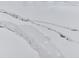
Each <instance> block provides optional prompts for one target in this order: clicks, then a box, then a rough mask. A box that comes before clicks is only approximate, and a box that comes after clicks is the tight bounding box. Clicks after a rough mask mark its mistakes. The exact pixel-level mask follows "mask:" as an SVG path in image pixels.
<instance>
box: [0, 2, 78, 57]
mask: <svg viewBox="0 0 79 59" xmlns="http://www.w3.org/2000/svg"><path fill="white" fill-rule="evenodd" d="M67 3H68V4H67ZM57 4H58V5H57ZM0 9H5V10H6V11H9V12H12V13H15V14H18V15H21V16H22V17H25V18H30V19H31V20H41V21H48V22H51V23H56V24H60V25H63V26H68V27H71V28H77V29H79V26H78V25H79V23H78V21H79V6H78V2H77V3H74V2H73V3H71V2H65V3H64V2H61V3H60V2H57V3H54V2H49V3H48V2H0ZM0 20H1V21H10V22H12V23H15V24H18V25H19V26H22V27H23V25H25V26H27V25H28V24H29V25H31V26H34V27H35V28H37V29H38V30H39V31H41V32H42V33H44V34H45V35H47V36H48V37H49V38H50V39H51V43H52V44H55V45H56V47H57V48H58V49H59V50H60V51H61V52H62V54H63V55H64V57H73V58H74V57H76V58H77V57H79V52H78V50H79V44H78V43H75V42H69V41H67V40H65V39H64V38H61V37H60V36H59V35H58V34H57V33H55V32H51V31H48V30H46V29H45V28H43V27H39V26H36V25H34V24H31V23H27V24H26V23H25V22H21V21H19V20H18V19H14V18H12V17H10V16H9V15H6V14H2V13H0ZM47 26H48V27H50V28H53V29H56V30H57V31H60V32H61V33H63V34H65V35H67V36H68V37H70V38H71V39H73V40H75V41H77V42H78V41H79V40H78V39H79V36H78V35H79V32H73V31H69V30H66V29H63V28H59V27H55V26H51V25H47ZM30 28H31V27H29V26H28V27H27V29H28V30H29V29H30ZM32 29H33V28H32ZM28 30H26V31H27V32H28V33H30V31H28ZM34 33H35V35H37V33H38V31H37V32H34ZM30 35H33V32H32V34H31V33H30V34H29V36H30ZM0 37H1V38H0V47H1V48H0V52H1V53H0V57H39V54H38V52H37V51H35V50H34V49H33V48H32V47H31V46H30V45H29V44H28V43H27V42H26V41H25V40H24V39H23V38H22V37H20V36H18V35H16V34H15V33H13V32H11V31H9V30H8V29H6V28H3V29H2V28H1V29H0ZM38 37H39V33H38V35H37V37H35V36H33V38H34V39H39V38H38ZM38 44H39V43H38ZM54 51H55V50H52V52H54Z"/></svg>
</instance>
